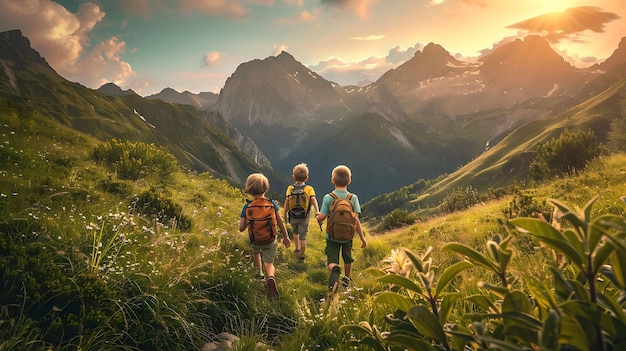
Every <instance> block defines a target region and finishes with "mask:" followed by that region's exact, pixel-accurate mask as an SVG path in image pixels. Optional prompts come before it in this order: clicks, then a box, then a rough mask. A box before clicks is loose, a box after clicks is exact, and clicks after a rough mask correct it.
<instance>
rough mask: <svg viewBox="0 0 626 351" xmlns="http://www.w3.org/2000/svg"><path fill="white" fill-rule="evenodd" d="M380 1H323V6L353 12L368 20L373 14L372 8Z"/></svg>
mask: <svg viewBox="0 0 626 351" xmlns="http://www.w3.org/2000/svg"><path fill="white" fill-rule="evenodd" d="M378 1H379V0H321V4H322V5H325V6H329V7H335V8H339V9H348V10H351V11H353V12H354V13H355V14H356V15H357V16H358V17H359V18H361V19H368V18H370V16H371V14H372V11H373V10H372V8H373V7H374V4H376V3H377V2H378Z"/></svg>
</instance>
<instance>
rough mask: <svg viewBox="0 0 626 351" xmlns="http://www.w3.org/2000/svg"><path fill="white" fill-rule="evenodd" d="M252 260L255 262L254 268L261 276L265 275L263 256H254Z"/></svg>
mask: <svg viewBox="0 0 626 351" xmlns="http://www.w3.org/2000/svg"><path fill="white" fill-rule="evenodd" d="M252 260H253V262H254V268H256V269H258V270H259V274H260V275H263V266H262V265H261V254H260V253H256V254H253V255H252Z"/></svg>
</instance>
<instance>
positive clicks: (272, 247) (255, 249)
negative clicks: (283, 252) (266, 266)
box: [250, 240, 278, 263]
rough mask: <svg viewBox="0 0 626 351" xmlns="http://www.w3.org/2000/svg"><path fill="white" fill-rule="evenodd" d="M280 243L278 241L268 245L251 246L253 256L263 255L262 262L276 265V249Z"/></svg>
mask: <svg viewBox="0 0 626 351" xmlns="http://www.w3.org/2000/svg"><path fill="white" fill-rule="evenodd" d="M277 247H278V243H277V242H276V240H274V241H272V242H271V243H267V244H262V245H258V244H250V248H251V249H252V253H253V254H258V253H261V261H262V262H263V263H274V257H276V248H277Z"/></svg>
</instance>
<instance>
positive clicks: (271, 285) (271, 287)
mask: <svg viewBox="0 0 626 351" xmlns="http://www.w3.org/2000/svg"><path fill="white" fill-rule="evenodd" d="M267 292H268V293H269V295H270V297H271V298H274V297H276V296H278V288H277V287H276V279H274V277H269V278H267Z"/></svg>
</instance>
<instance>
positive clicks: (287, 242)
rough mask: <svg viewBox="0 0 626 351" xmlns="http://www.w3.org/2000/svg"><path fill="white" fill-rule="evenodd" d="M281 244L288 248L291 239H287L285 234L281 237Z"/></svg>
mask: <svg viewBox="0 0 626 351" xmlns="http://www.w3.org/2000/svg"><path fill="white" fill-rule="evenodd" d="M283 245H285V247H286V248H289V246H291V241H290V240H289V238H288V237H287V236H286V235H285V237H284V238H283Z"/></svg>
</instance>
